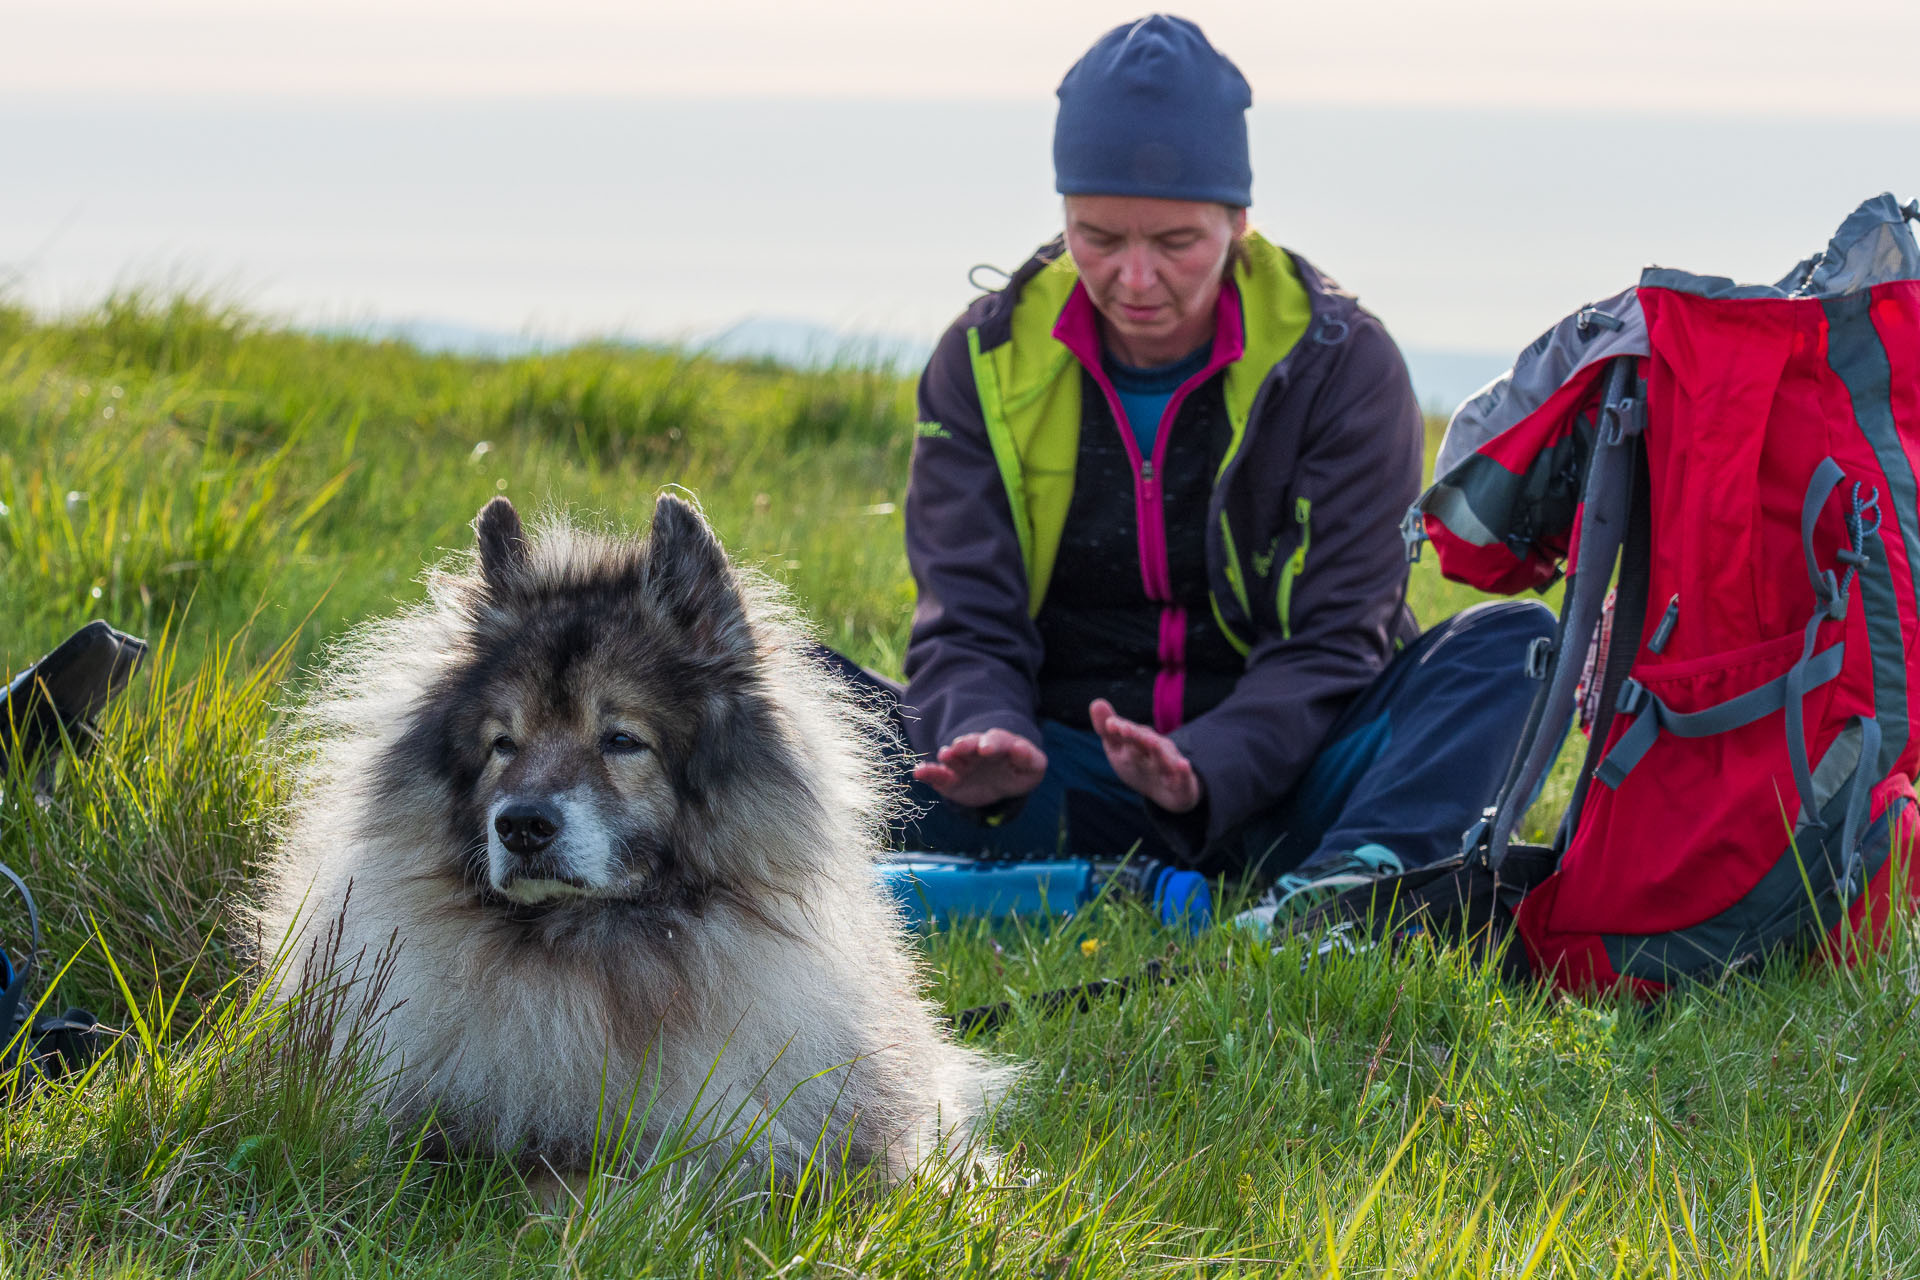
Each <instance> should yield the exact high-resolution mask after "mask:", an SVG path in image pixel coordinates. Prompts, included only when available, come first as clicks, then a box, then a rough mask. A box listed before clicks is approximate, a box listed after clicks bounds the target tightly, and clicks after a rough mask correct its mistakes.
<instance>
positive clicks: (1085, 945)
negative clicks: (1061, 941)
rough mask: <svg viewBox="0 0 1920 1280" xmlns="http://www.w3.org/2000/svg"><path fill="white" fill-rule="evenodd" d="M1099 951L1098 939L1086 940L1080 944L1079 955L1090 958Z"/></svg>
mask: <svg viewBox="0 0 1920 1280" xmlns="http://www.w3.org/2000/svg"><path fill="white" fill-rule="evenodd" d="M1099 949H1100V939H1098V938H1087V939H1085V940H1083V941H1082V942H1081V943H1080V954H1081V955H1083V956H1090V955H1092V954H1093V953H1094V952H1096V951H1098V950H1099Z"/></svg>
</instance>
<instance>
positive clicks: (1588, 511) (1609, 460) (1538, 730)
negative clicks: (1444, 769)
mask: <svg viewBox="0 0 1920 1280" xmlns="http://www.w3.org/2000/svg"><path fill="white" fill-rule="evenodd" d="M1636 364H1637V361H1636V358H1635V357H1633V356H1617V357H1615V358H1614V361H1613V363H1612V365H1611V366H1610V367H1609V368H1608V369H1607V373H1606V381H1605V384H1604V387H1605V390H1604V392H1603V397H1604V398H1603V399H1602V401H1601V406H1600V417H1599V430H1598V431H1597V432H1596V433H1595V435H1594V442H1593V457H1592V459H1591V460H1590V461H1589V462H1588V465H1587V478H1586V483H1585V484H1584V485H1583V486H1582V489H1581V502H1580V509H1581V514H1580V541H1579V548H1578V554H1577V555H1576V557H1575V560H1574V572H1573V573H1572V574H1570V575H1568V578H1567V585H1566V596H1565V598H1564V600H1563V601H1562V603H1561V608H1560V627H1559V633H1558V636H1557V638H1556V641H1555V645H1554V650H1553V653H1552V654H1551V655H1550V658H1549V661H1548V663H1547V665H1546V670H1545V672H1544V680H1543V683H1542V686H1541V689H1540V692H1539V693H1538V694H1537V695H1535V700H1534V702H1535V705H1534V709H1533V711H1532V713H1531V714H1530V715H1529V717H1528V729H1527V732H1526V733H1525V734H1524V735H1523V736H1522V738H1521V740H1520V745H1519V747H1518V748H1517V749H1516V751H1515V753H1514V764H1513V768H1512V769H1511V770H1510V771H1509V773H1508V775H1507V782H1506V785H1505V786H1504V787H1502V788H1501V791H1500V798H1499V800H1498V801H1497V802H1496V803H1495V805H1494V809H1493V814H1492V817H1491V819H1490V821H1489V822H1488V823H1486V824H1483V825H1484V826H1485V828H1486V829H1485V830H1484V832H1482V831H1480V830H1479V829H1476V831H1475V832H1471V833H1469V842H1470V843H1477V841H1478V839H1480V838H1484V839H1485V840H1486V858H1487V862H1488V864H1489V865H1490V866H1492V867H1493V868H1494V869H1495V870H1496V871H1497V870H1498V869H1499V868H1500V864H1501V863H1502V862H1503V861H1505V859H1506V856H1507V846H1508V844H1509V843H1510V842H1511V841H1512V839H1513V831H1514V828H1515V827H1516V826H1518V825H1519V822H1520V819H1521V818H1522V817H1524V816H1525V814H1526V809H1527V806H1528V804H1529V803H1531V802H1532V800H1533V796H1534V793H1535V792H1536V791H1537V790H1538V789H1539V786H1540V780H1541V779H1542V778H1544V777H1545V776H1546V772H1547V770H1548V769H1550V768H1551V767H1552V766H1553V761H1554V759H1555V757H1557V756H1558V755H1559V754H1560V746H1561V743H1562V742H1563V741H1564V739H1565V738H1566V734H1567V726H1568V725H1570V724H1571V723H1572V722H1573V710H1574V700H1575V696H1576V693H1577V690H1578V687H1579V683H1580V671H1581V667H1582V666H1583V665H1584V663H1585V660H1586V654H1587V649H1588V647H1589V646H1590V645H1591V644H1592V643H1593V634H1594V627H1595V625H1596V624H1597V623H1598V622H1599V620H1600V612H1601V608H1602V606H1603V604H1604V603H1605V601H1606V597H1607V587H1608V585H1609V584H1610V583H1611V581H1612V578H1613V564H1614V561H1615V560H1616V559H1617V558H1618V557H1619V554H1620V548H1621V545H1622V543H1623V542H1624V541H1625V538H1626V528H1627V524H1628V519H1629V516H1630V514H1631V509H1632V491H1633V481H1634V478H1635V477H1634V470H1635V460H1636V458H1637V457H1638V453H1639V446H1640V441H1639V436H1640V432H1641V430H1642V429H1643V428H1644V427H1645V425H1646V408H1645V403H1644V401H1643V399H1642V397H1641V391H1640V387H1639V372H1638V369H1637V367H1636ZM1643 593H1644V588H1643ZM1637 639H1638V637H1637V636H1636V637H1635V640H1636V641H1637Z"/></svg>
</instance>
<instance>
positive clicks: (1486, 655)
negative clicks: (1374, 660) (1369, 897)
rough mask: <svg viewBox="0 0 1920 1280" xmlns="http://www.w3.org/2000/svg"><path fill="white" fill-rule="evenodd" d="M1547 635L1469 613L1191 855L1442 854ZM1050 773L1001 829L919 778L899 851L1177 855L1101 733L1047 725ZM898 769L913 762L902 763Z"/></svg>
mask: <svg viewBox="0 0 1920 1280" xmlns="http://www.w3.org/2000/svg"><path fill="white" fill-rule="evenodd" d="M1553 631H1554V619H1553V614H1552V612H1551V611H1549V610H1548V609H1547V608H1546V606H1544V605H1542V604H1540V603H1538V602H1536V601H1522V600H1499V601H1493V602H1490V603H1486V604H1480V605H1475V606H1474V607H1472V608H1470V609H1467V610H1465V611H1463V612H1461V613H1459V614H1457V615H1455V616H1454V617H1452V618H1449V619H1448V620H1447V621H1445V622H1443V623H1441V624H1440V625H1438V626H1436V627H1434V628H1433V629H1432V630H1430V631H1428V632H1427V633H1426V634H1424V635H1422V636H1421V637H1420V638H1419V639H1418V640H1416V641H1415V642H1414V643H1413V644H1411V645H1409V646H1408V647H1407V648H1406V649H1404V650H1403V651H1401V652H1400V653H1399V654H1396V655H1395V656H1394V659H1393V661H1392V662H1391V663H1389V664H1388V665H1387V669H1386V670H1385V671H1383V672H1381V673H1380V677H1379V678H1378V679H1377V680H1375V681H1374V682H1373V684H1372V685H1371V686H1369V687H1368V688H1367V690H1366V691H1365V692H1364V693H1362V694H1361V695H1360V696H1359V697H1358V698H1356V699H1355V700H1354V701H1353V702H1352V704H1351V705H1349V706H1348V708H1347V710H1346V711H1345V713H1344V714H1342V715H1341V717H1340V718H1339V719H1338V720H1336V721H1335V722H1334V725H1333V728H1332V729H1331V730H1330V731H1329V732H1328V734H1327V738H1326V743H1325V745H1323V746H1322V747H1321V749H1320V752H1319V754H1318V755H1317V756H1316V757H1315V758H1314V761H1313V764H1312V765H1311V766H1310V767H1309V768H1308V770H1307V773H1306V776H1305V777H1303V778H1302V779H1301V780H1300V782H1299V784H1298V785H1297V786H1295V787H1294V789H1293V791H1292V792H1291V793H1290V794H1288V795H1287V796H1286V797H1285V798H1284V799H1282V800H1281V801H1280V802H1279V803H1278V804H1276V805H1275V806H1274V807H1273V808H1271V809H1268V810H1265V811H1263V812H1261V813H1257V814H1255V815H1254V816H1253V817H1252V818H1250V819H1248V820H1247V821H1246V822H1245V823H1243V824H1241V826H1240V827H1239V828H1237V829H1235V830H1233V831H1230V832H1228V833H1226V834H1225V835H1224V836H1223V837H1222V838H1221V839H1220V840H1218V841H1216V842H1215V843H1214V844H1213V845H1211V846H1209V847H1208V848H1207V849H1205V850H1202V851H1200V854H1199V856H1198V858H1197V859H1196V858H1195V856H1194V855H1193V854H1192V853H1188V854H1187V855H1186V856H1185V857H1184V858H1183V859H1181V860H1182V861H1186V862H1189V863H1194V862H1196V861H1197V863H1198V865H1199V866H1200V867H1201V869H1203V870H1205V871H1207V872H1209V873H1210V874H1225V875H1229V876H1239V875H1245V874H1249V873H1250V874H1252V875H1254V876H1256V877H1257V878H1259V879H1263V880H1265V879H1271V878H1273V877H1274V876H1278V875H1281V874H1283V873H1285V872H1287V871H1289V870H1291V869H1292V868H1294V867H1296V866H1298V865H1300V863H1302V862H1304V861H1306V860H1307V858H1308V857H1309V856H1310V855H1314V856H1318V855H1322V854H1326V855H1331V854H1336V853H1344V852H1350V851H1351V850H1354V849H1357V848H1359V847H1360V846H1362V845H1369V844H1377V845H1384V846H1385V847H1386V848H1388V849H1390V850H1392V851H1393V852H1394V853H1395V854H1396V855H1398V856H1399V858H1400V860H1401V862H1402V863H1403V864H1405V865H1406V866H1409V867H1415V866H1421V865H1424V864H1426V863H1429V862H1433V861H1435V860H1437V859H1440V858H1444V857H1448V856H1451V855H1452V854H1454V853H1456V852H1458V850H1459V848H1460V837H1461V835H1462V834H1463V833H1464V832H1465V831H1466V830H1467V828H1468V827H1470V826H1472V825H1473V823H1474V822H1475V821H1476V820H1477V819H1478V818H1479V817H1480V814H1481V811H1482V810H1483V809H1485V808H1486V807H1487V805H1489V804H1491V803H1492V802H1493V800H1494V797H1495V794H1496V793H1497V792H1498V791H1499V788H1500V784H1501V782H1502V781H1503V780H1504V779H1505V777H1506V772H1507V765H1508V763H1509V762H1510V761H1511V759H1512V757H1513V751H1514V747H1515V745H1516V744H1517V743H1518V742H1519V739H1520V734H1521V732H1522V731H1523V730H1524V729H1525V727H1526V719H1527V710H1528V707H1529V706H1530V705H1531V703H1532V701H1533V695H1534V693H1535V692H1536V690H1537V689H1538V688H1539V686H1538V684H1536V683H1535V682H1534V681H1532V680H1529V679H1527V677H1526V674H1525V664H1526V654H1527V648H1528V646H1529V645H1531V644H1532V643H1533V641H1534V640H1535V639H1537V638H1539V637H1541V636H1551V635H1552V634H1553ZM835 660H836V662H837V664H838V665H840V666H841V667H842V668H843V669H845V670H847V671H848V673H849V674H851V675H853V676H855V678H857V679H859V680H861V681H862V682H863V683H866V684H868V685H871V686H875V687H879V688H884V689H886V690H887V691H888V692H890V693H892V694H893V695H894V696H895V697H896V698H897V697H898V695H899V686H897V685H893V684H892V683H891V682H888V681H884V680H882V679H880V678H879V677H877V676H874V675H872V674H871V673H869V672H865V671H862V670H860V669H859V668H858V667H855V666H854V665H853V664H852V663H849V662H847V661H846V660H845V659H843V658H839V657H838V655H835ZM1040 747H1041V749H1042V750H1043V751H1045V752H1046V753H1047V772H1046V776H1045V777H1044V778H1043V779H1042V780H1041V783H1040V786H1039V787H1038V788H1037V789H1036V790H1035V791H1034V792H1033V793H1032V794H1031V795H1029V796H1028V797H1027V801H1026V804H1025V805H1024V806H1023V807H1022V808H1021V809H1020V811H1019V813H1018V814H1017V815H1015V816H1013V817H1011V818H1009V819H1007V820H1006V821H1004V822H1002V823H1000V824H999V825H997V826H987V825H985V824H983V823H981V822H979V821H977V820H976V819H975V818H974V817H973V816H972V815H971V813H970V811H967V810H962V809H959V808H956V807H955V806H952V805H949V804H947V803H945V802H944V801H943V800H942V799H941V797H940V796H939V794H938V793H937V792H935V791H934V790H933V789H932V788H931V787H928V786H926V785H925V784H923V783H918V782H916V783H913V784H912V799H913V802H914V807H915V808H916V809H917V810H919V816H918V817H917V818H916V819H914V820H912V821H910V822H909V823H908V824H907V825H906V826H905V828H904V829H903V830H902V831H901V832H900V838H901V840H902V842H903V844H904V845H905V846H906V847H908V848H915V849H930V850H939V851H942V852H947V853H988V854H996V855H1012V854H1018V855H1027V856H1033V855H1055V854H1063V855H1065V856H1069V857H1080V858H1107V859H1116V858H1119V857H1120V856H1121V855H1123V854H1125V853H1127V852H1128V851H1129V850H1137V851H1138V852H1140V853H1143V854H1146V855H1148V856H1153V857H1161V858H1170V857H1173V856H1174V851H1173V850H1172V849H1170V848H1169V847H1168V845H1167V844H1166V842H1165V840H1164V839H1163V838H1162V837H1161V835H1160V834H1159V832H1158V831H1157V830H1156V829H1155V828H1154V825H1153V822H1152V820H1151V819H1150V818H1149V817H1148V812H1147V805H1146V802H1145V801H1144V800H1142V799H1141V798H1140V796H1139V795H1138V794H1137V793H1136V792H1134V791H1133V790H1132V789H1131V788H1130V787H1128V786H1127V785H1126V784H1125V783H1123V782H1121V781H1120V779H1119V778H1118V777H1117V776H1115V774H1114V772H1113V770H1112V768H1111V767H1110V766H1109V765H1108V764H1107V757H1106V753H1105V752H1104V751H1103V750H1102V749H1101V747H1100V739H1099V737H1098V736H1096V735H1095V734H1094V733H1092V732H1091V731H1089V730H1085V729H1077V728H1073V727H1071V726H1068V725H1064V724H1060V723H1058V722H1055V721H1048V722H1046V723H1044V724H1042V726H1041V742H1040ZM901 767H902V768H908V767H910V762H909V761H907V760H905V759H904V758H903V760H902V763H901Z"/></svg>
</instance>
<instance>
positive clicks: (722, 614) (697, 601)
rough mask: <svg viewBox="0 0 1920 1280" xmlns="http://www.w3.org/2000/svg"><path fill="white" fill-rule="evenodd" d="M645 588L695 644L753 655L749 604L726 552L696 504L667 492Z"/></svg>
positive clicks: (652, 537) (650, 540)
mask: <svg viewBox="0 0 1920 1280" xmlns="http://www.w3.org/2000/svg"><path fill="white" fill-rule="evenodd" d="M646 578H647V588H648V591H649V593H650V594H651V595H652V596H653V597H654V598H655V599H657V600H658V601H659V602H660V603H661V604H662V605H664V606H665V607H666V610H667V613H668V615H669V616H670V617H672V618H673V620H674V621H675V622H677V623H679V624H680V625H681V626H683V627H685V628H686V629H687V630H688V631H689V632H691V633H692V634H693V637H694V639H695V641H696V642H697V643H701V644H705V645H707V646H709V647H711V648H715V649H719V650H722V651H725V652H730V653H751V652H752V651H753V634H752V632H751V630H750V629H749V628H748V626H747V609H746V604H745V602H744V601H743V600H741V598H740V586H739V584H738V583H737V582H735V581H734V577H733V569H732V567H731V566H729V565H728V564H727V553H726V552H725V551H723V550H721V548H720V539H718V538H716V537H715V536H714V534H713V529H712V527H711V526H709V525H708V524H707V521H706V518H705V517H704V516H702V515H701V514H700V512H699V509H698V508H696V507H694V506H693V504H691V503H689V502H686V501H684V500H682V499H680V498H677V497H675V496H674V495H673V494H671V493H663V494H661V495H660V500H659V501H658V502H657V503H655V504H654V508H653V531H652V532H651V533H650V534H649V535H648V537H647V575H646Z"/></svg>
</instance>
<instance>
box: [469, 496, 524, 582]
mask: <svg viewBox="0 0 1920 1280" xmlns="http://www.w3.org/2000/svg"><path fill="white" fill-rule="evenodd" d="M473 532H474V535H475V536H476V537H477V538H479V540H480V576H481V577H482V578H483V579H485V580H486V584H487V586H489V587H491V588H492V589H493V590H494V591H495V592H502V591H506V590H508V589H509V588H510V587H511V586H512V585H513V582H514V580H515V579H516V578H518V577H519V576H520V575H521V574H522V573H524V572H525V571H526V568H527V565H528V563H529V561H530V560H531V559H532V551H531V548H529V547H528V545H527V533H526V530H524V529H522V528H521V527H520V513H519V512H518V511H515V510H514V509H513V504H512V503H511V502H508V501H507V500H506V499H505V498H495V499H493V500H492V501H491V502H489V503H487V505H486V506H484V507H482V508H480V514H479V515H477V516H475V517H474V519H473Z"/></svg>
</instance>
